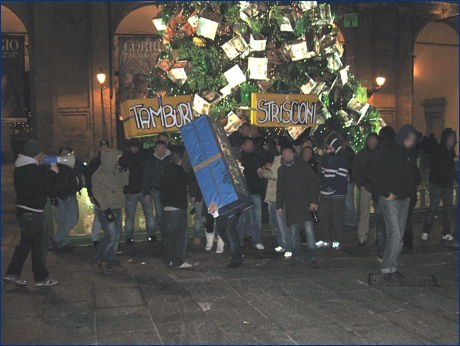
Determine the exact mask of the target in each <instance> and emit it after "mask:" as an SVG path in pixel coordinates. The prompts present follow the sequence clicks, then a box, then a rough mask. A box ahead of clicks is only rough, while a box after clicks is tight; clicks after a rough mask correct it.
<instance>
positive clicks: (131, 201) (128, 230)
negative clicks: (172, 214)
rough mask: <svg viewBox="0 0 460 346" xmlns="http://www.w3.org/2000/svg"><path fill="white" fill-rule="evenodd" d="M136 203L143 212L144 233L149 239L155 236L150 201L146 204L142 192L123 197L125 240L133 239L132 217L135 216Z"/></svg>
mask: <svg viewBox="0 0 460 346" xmlns="http://www.w3.org/2000/svg"><path fill="white" fill-rule="evenodd" d="M137 203H140V204H141V206H142V210H143V211H144V216H145V224H146V231H147V235H148V236H149V237H154V236H155V220H154V219H153V206H152V200H150V201H149V202H148V203H147V202H146V201H145V197H144V196H143V195H142V192H139V193H135V194H131V195H129V196H126V197H125V213H126V220H125V236H126V238H131V239H133V238H134V217H135V216H136V209H137Z"/></svg>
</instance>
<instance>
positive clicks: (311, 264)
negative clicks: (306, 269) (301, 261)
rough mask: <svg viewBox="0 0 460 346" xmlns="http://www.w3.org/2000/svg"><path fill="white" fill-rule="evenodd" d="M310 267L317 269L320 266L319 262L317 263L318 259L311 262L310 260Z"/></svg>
mask: <svg viewBox="0 0 460 346" xmlns="http://www.w3.org/2000/svg"><path fill="white" fill-rule="evenodd" d="M310 268H311V269H316V268H318V263H316V261H311V262H310Z"/></svg>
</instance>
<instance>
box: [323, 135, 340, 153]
mask: <svg viewBox="0 0 460 346" xmlns="http://www.w3.org/2000/svg"><path fill="white" fill-rule="evenodd" d="M326 144H327V145H330V146H332V147H333V148H334V149H335V152H338V151H339V150H340V149H342V146H341V144H340V139H339V137H337V136H336V135H331V136H329V137H328V139H327V141H326Z"/></svg>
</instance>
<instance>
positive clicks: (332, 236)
mask: <svg viewBox="0 0 460 346" xmlns="http://www.w3.org/2000/svg"><path fill="white" fill-rule="evenodd" d="M342 143H343V138H342V137H341V136H340V135H339V134H338V133H334V132H333V133H331V134H330V135H329V136H328V137H327V139H326V147H327V150H326V153H325V154H324V155H323V159H322V167H321V172H320V174H319V185H320V191H321V199H320V201H319V207H318V217H319V219H320V220H321V221H320V223H319V228H320V236H321V238H320V239H322V240H320V241H318V242H317V243H316V245H317V246H318V247H325V246H329V244H331V245H332V248H333V249H336V250H338V249H339V248H340V241H341V238H342V233H343V229H342V224H343V214H344V210H345V198H346V197H347V190H348V189H347V184H348V181H347V178H348V168H349V163H348V157H347V154H346V153H345V150H344V149H343V147H342ZM324 240H328V241H329V242H327V241H324Z"/></svg>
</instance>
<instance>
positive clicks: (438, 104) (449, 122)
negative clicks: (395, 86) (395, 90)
mask: <svg viewBox="0 0 460 346" xmlns="http://www.w3.org/2000/svg"><path fill="white" fill-rule="evenodd" d="M458 82H459V81H458V34H457V33H456V32H455V31H454V30H453V29H452V28H451V27H449V26H447V25H445V24H443V23H434V22H431V23H428V24H427V25H426V26H425V27H424V28H423V29H422V30H421V31H420V33H419V34H418V36H417V39H416V40H415V44H414V89H413V90H414V91H413V92H414V97H413V124H414V126H415V127H416V128H417V129H418V130H419V131H421V132H422V133H423V134H424V135H428V134H429V133H434V135H435V137H436V138H438V139H439V138H440V135H441V131H442V130H443V129H444V128H446V127H452V128H453V129H457V128H458V92H459V90H458Z"/></svg>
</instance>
